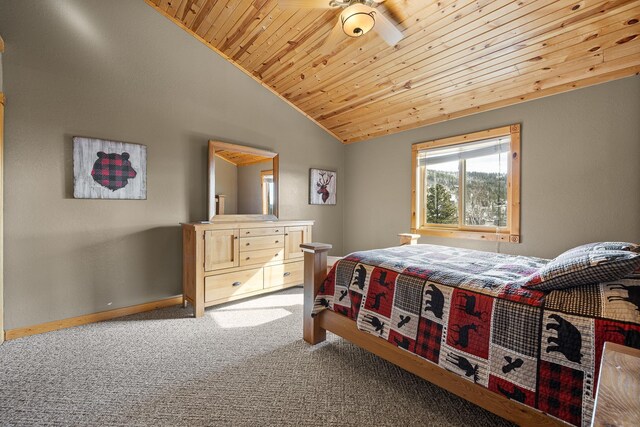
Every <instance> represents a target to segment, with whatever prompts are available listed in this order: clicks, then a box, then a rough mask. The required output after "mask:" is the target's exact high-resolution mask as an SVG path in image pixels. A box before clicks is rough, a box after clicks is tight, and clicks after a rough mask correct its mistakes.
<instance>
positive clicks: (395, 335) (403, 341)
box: [388, 329, 416, 353]
mask: <svg viewBox="0 0 640 427" xmlns="http://www.w3.org/2000/svg"><path fill="white" fill-rule="evenodd" d="M388 341H389V342H390V343H391V344H393V345H395V346H396V347H400V348H404V349H405V350H408V351H410V352H412V353H415V348H416V342H415V340H412V339H411V338H409V337H406V336H404V335H402V334H401V333H399V332H398V331H395V330H393V329H391V330H390V331H389V338H388Z"/></svg>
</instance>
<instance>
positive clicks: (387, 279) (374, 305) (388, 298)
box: [364, 268, 398, 318]
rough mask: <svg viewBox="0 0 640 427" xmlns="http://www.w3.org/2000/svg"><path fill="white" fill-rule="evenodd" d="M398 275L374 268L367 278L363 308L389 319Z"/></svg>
mask: <svg viewBox="0 0 640 427" xmlns="http://www.w3.org/2000/svg"><path fill="white" fill-rule="evenodd" d="M396 277H398V273H396V272H394V271H389V270H386V269H383V268H374V269H373V271H372V272H371V277H370V278H369V288H368V289H367V300H366V302H365V306H364V307H365V308H366V309H367V310H371V311H373V312H374V313H378V314H380V315H381V316H384V317H387V318H389V317H391V309H392V308H393V292H394V289H395V286H396Z"/></svg>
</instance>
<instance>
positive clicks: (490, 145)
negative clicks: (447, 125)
mask: <svg viewBox="0 0 640 427" xmlns="http://www.w3.org/2000/svg"><path fill="white" fill-rule="evenodd" d="M510 143H511V138H510V137H502V138H493V139H485V140H482V141H476V142H468V143H464V144H457V145H452V146H448V147H443V148H432V149H427V150H421V151H419V152H418V165H419V166H430V165H437V164H441V163H448V162H453V161H459V160H468V159H473V158H477V157H484V156H490V155H492V154H501V153H506V152H508V151H509V146H510Z"/></svg>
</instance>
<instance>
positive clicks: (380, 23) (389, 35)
mask: <svg viewBox="0 0 640 427" xmlns="http://www.w3.org/2000/svg"><path fill="white" fill-rule="evenodd" d="M375 20H376V25H375V26H374V27H373V30H374V31H376V32H377V33H378V34H379V35H380V37H382V38H383V39H384V41H385V42H387V44H388V45H389V46H395V45H396V44H398V42H399V41H400V40H402V39H403V38H404V35H403V34H402V32H400V31H399V30H398V29H397V28H396V27H395V25H393V23H392V22H391V21H389V20H388V19H387V18H386V17H385V16H384V15H383V14H382V13H380V12H378V11H376V14H375Z"/></svg>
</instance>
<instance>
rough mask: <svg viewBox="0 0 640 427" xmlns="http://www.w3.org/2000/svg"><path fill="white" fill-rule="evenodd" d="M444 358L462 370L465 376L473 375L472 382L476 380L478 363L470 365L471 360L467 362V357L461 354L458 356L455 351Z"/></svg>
mask: <svg viewBox="0 0 640 427" xmlns="http://www.w3.org/2000/svg"><path fill="white" fill-rule="evenodd" d="M446 360H447V362H449V363H451V364H453V365H455V366H457V367H458V368H460V369H461V370H463V371H464V376H465V377H473V382H474V383H477V382H478V365H477V364H476V365H472V364H471V362H469V359H467V358H466V357H463V356H459V355H457V354H455V353H449V354H447V358H446Z"/></svg>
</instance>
